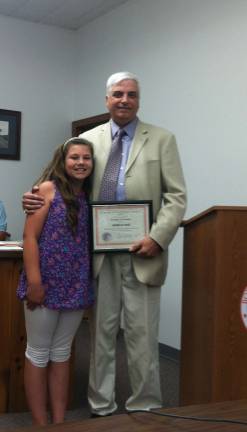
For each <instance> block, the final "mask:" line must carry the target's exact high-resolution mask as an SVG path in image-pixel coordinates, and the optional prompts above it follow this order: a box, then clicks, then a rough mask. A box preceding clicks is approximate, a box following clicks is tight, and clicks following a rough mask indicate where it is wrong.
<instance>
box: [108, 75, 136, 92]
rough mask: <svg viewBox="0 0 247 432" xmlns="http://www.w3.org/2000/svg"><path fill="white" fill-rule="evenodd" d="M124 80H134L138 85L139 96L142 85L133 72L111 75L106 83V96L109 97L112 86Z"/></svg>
mask: <svg viewBox="0 0 247 432" xmlns="http://www.w3.org/2000/svg"><path fill="white" fill-rule="evenodd" d="M123 80H133V81H135V82H136V84H137V88H138V94H140V85H139V81H138V78H137V76H136V75H134V74H133V73H131V72H117V73H114V74H113V75H111V76H110V77H109V78H108V80H107V83H106V95H107V96H109V94H110V91H111V88H112V86H114V85H115V84H118V83H119V82H120V81H123Z"/></svg>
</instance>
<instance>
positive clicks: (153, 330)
mask: <svg viewBox="0 0 247 432" xmlns="http://www.w3.org/2000/svg"><path fill="white" fill-rule="evenodd" d="M139 99H140V89H139V84H138V80H137V78H136V77H135V76H134V75H133V74H131V73H129V72H120V73H117V74H114V75H112V76H111V77H110V78H109V79H108V81H107V93H106V106H107V108H108V110H109V112H110V115H111V120H110V122H109V123H107V124H104V125H101V126H98V127H96V128H94V129H92V130H90V131H87V132H85V133H84V134H82V135H81V136H83V137H84V138H86V139H88V140H89V141H91V142H92V143H93V145H94V153H95V171H94V183H93V193H92V199H93V200H98V199H100V198H101V193H102V183H103V182H105V179H104V171H105V169H106V167H107V160H108V157H109V154H110V151H111V147H112V143H113V142H114V140H115V135H116V134H118V130H119V128H121V129H124V133H125V135H124V136H123V138H122V146H123V147H122V158H121V166H120V170H119V175H118V182H117V187H116V194H115V199H116V200H152V204H153V224H152V226H151V229H150V233H149V235H148V236H146V237H144V238H143V239H142V240H141V241H138V242H136V243H135V244H133V245H132V247H131V248H130V253H115V254H99V255H97V256H95V257H94V265H93V267H94V276H95V278H96V279H97V289H96V290H97V293H96V305H95V309H94V314H93V325H92V351H91V362H90V377H89V394H88V396H89V403H90V406H91V410H92V413H93V414H94V415H99V416H105V415H109V414H111V413H113V412H114V411H115V410H116V409H117V405H116V401H115V361H116V337H117V333H118V330H119V325H120V316H121V312H122V313H123V318H124V334H125V342H126V349H127V360H128V371H129V377H130V384H131V389H132V394H131V396H130V397H129V399H128V400H127V401H126V409H127V410H128V411H133V410H136V409H147V410H148V409H151V408H159V407H161V406H162V399H161V391H160V378H159V353H158V328H159V309H160V292H161V285H162V284H163V282H164V280H165V275H166V270H167V255H168V246H169V244H170V242H171V240H172V239H173V237H174V235H175V233H176V231H177V229H178V226H179V225H180V222H181V220H182V217H183V215H184V211H185V205H186V195H185V184H184V178H183V173H182V168H181V165H180V161H179V155H178V151H177V146H176V140H175V137H174V136H173V135H172V134H171V133H170V132H168V131H167V130H165V129H161V128H158V127H155V126H152V125H149V124H145V123H142V122H141V121H140V120H139V119H138V118H137V116H136V114H137V111H138V108H139ZM102 179H103V180H102ZM26 198H27V199H28V198H30V194H29V195H28V194H26ZM24 202H25V200H24ZM27 202H28V200H26V203H27ZM24 207H25V208H28V205H26V206H25V204H24Z"/></svg>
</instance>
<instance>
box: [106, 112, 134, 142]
mask: <svg viewBox="0 0 247 432" xmlns="http://www.w3.org/2000/svg"><path fill="white" fill-rule="evenodd" d="M137 123H138V117H136V118H135V119H134V120H132V121H131V122H130V123H128V124H127V125H125V126H124V127H123V129H124V130H125V132H126V134H127V135H128V137H129V139H130V140H131V141H132V140H133V138H134V135H135V130H136V126H137ZM110 124H111V133H112V138H114V137H115V135H116V133H117V132H118V130H119V129H120V126H118V125H117V124H116V123H115V122H114V121H113V120H112V119H111V121H110Z"/></svg>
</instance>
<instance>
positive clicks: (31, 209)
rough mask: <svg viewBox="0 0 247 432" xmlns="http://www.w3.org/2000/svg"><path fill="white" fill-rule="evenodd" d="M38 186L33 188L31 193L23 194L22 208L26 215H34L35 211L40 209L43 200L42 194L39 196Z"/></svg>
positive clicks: (43, 202)
mask: <svg viewBox="0 0 247 432" xmlns="http://www.w3.org/2000/svg"><path fill="white" fill-rule="evenodd" d="M38 192H39V186H33V188H32V191H31V192H25V193H24V195H23V197H22V207H23V210H24V211H25V213H26V214H29V215H31V214H34V213H35V212H36V210H38V209H40V208H41V207H42V206H43V205H44V204H45V200H44V197H43V195H42V194H39V193H38Z"/></svg>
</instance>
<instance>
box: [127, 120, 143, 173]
mask: <svg viewBox="0 0 247 432" xmlns="http://www.w3.org/2000/svg"><path fill="white" fill-rule="evenodd" d="M147 139H148V130H147V128H146V126H145V124H144V123H142V122H140V121H139V122H138V124H137V127H136V131H135V135H134V139H133V143H132V145H131V149H130V154H129V158H128V162H127V166H126V170H125V172H126V173H127V172H128V170H129V169H130V167H131V166H132V165H133V163H134V162H135V160H136V158H137V156H138V154H139V153H140V151H141V149H142V147H143V146H144V144H145V142H146V141H147Z"/></svg>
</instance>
